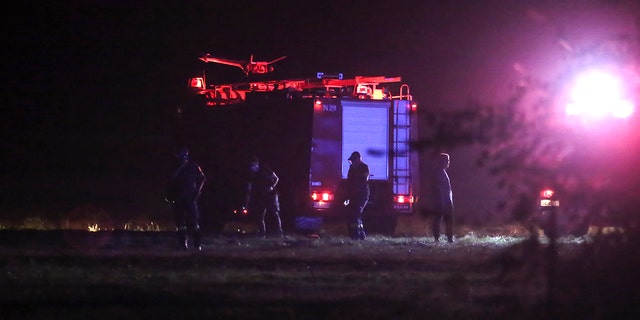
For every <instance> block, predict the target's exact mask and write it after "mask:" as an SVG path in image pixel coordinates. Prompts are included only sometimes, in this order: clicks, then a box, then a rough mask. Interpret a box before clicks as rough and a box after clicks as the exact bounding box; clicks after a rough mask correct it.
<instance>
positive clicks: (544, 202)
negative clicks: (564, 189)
mask: <svg viewBox="0 0 640 320" xmlns="http://www.w3.org/2000/svg"><path fill="white" fill-rule="evenodd" d="M555 194H556V192H555V191H554V190H553V189H542V191H540V206H541V207H559V206H560V200H557V199H556V198H555V197H554V196H555Z"/></svg>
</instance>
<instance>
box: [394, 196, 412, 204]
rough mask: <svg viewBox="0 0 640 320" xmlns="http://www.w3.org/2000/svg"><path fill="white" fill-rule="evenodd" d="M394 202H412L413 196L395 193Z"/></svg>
mask: <svg viewBox="0 0 640 320" xmlns="http://www.w3.org/2000/svg"><path fill="white" fill-rule="evenodd" d="M395 202H396V203H400V204H403V203H413V197H412V196H405V195H397V196H395Z"/></svg>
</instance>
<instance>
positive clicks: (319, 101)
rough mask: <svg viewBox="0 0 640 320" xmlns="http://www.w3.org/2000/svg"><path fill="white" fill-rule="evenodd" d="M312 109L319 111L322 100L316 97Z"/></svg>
mask: <svg viewBox="0 0 640 320" xmlns="http://www.w3.org/2000/svg"><path fill="white" fill-rule="evenodd" d="M313 110H315V111H321V110H322V100H320V99H317V100H316V101H314V102H313Z"/></svg>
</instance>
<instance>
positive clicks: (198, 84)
mask: <svg viewBox="0 0 640 320" xmlns="http://www.w3.org/2000/svg"><path fill="white" fill-rule="evenodd" d="M189 87H190V88H194V89H200V90H204V78H202V77H198V78H191V79H189Z"/></svg>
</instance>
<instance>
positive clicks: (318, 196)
mask: <svg viewBox="0 0 640 320" xmlns="http://www.w3.org/2000/svg"><path fill="white" fill-rule="evenodd" d="M311 199H312V200H313V201H333V193H331V192H312V193H311Z"/></svg>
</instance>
